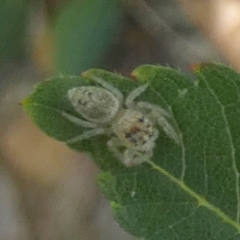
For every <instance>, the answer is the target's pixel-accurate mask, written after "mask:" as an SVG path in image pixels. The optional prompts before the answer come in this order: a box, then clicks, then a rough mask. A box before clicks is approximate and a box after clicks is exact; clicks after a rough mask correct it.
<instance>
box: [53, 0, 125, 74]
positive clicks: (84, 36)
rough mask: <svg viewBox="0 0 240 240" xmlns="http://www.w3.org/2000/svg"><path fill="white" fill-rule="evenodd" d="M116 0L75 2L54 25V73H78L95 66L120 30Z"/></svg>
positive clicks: (81, 0)
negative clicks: (55, 71)
mask: <svg viewBox="0 0 240 240" xmlns="http://www.w3.org/2000/svg"><path fill="white" fill-rule="evenodd" d="M120 19H121V11H120V8H119V4H118V0H111V1H106V0H75V1H71V2H70V3H69V4H68V5H66V6H65V7H63V8H62V9H61V10H60V11H59V12H58V14H57V16H56V19H55V22H54V37H53V39H54V44H55V57H56V58H55V61H56V70H57V71H58V72H61V73H68V74H78V73H80V72H81V71H83V70H86V69H88V68H90V67H92V66H94V65H96V64H98V63H99V60H100V59H102V58H103V56H104V53H105V52H106V51H107V50H108V49H109V47H110V46H111V45H112V43H113V40H114V38H115V36H116V34H117V32H118V31H119V29H120Z"/></svg>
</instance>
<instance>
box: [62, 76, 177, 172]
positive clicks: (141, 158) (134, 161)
mask: <svg viewBox="0 0 240 240" xmlns="http://www.w3.org/2000/svg"><path fill="white" fill-rule="evenodd" d="M92 80H93V81H95V82H96V83H98V84H99V85H101V86H98V87H97V86H81V87H76V88H73V89H70V90H69V91H68V99H69V101H70V102H71V104H72V106H73V107H74V109H75V111H76V112H77V113H78V114H80V115H81V117H82V118H83V119H80V118H77V117H73V116H71V115H69V114H66V113H64V114H63V115H64V116H65V117H66V118H67V119H68V120H70V121H72V122H74V123H75V124H77V125H79V126H81V127H84V128H89V129H90V130H86V131H85V132H83V133H82V134H81V135H79V136H76V137H74V138H72V139H70V140H68V141H67V143H74V142H77V141H81V140H84V139H89V138H91V137H94V136H96V135H102V134H106V135H108V136H110V137H111V138H110V140H109V141H108V142H107V146H108V148H109V150H110V151H111V152H113V154H114V155H115V156H116V157H117V158H118V159H119V160H120V161H121V162H122V163H123V164H124V165H125V166H127V167H130V166H133V165H138V164H141V163H143V162H145V161H147V160H148V159H149V158H151V156H152V155H153V149H154V147H155V141H156V139H157V138H158V136H159V131H158V129H157V127H158V126H159V127H161V128H162V130H163V131H164V132H165V134H166V135H167V136H168V137H170V138H171V139H172V140H173V141H174V142H175V143H176V144H179V143H180V139H179V135H178V133H177V132H176V131H175V129H174V128H173V126H172V125H171V124H170V123H169V122H168V120H167V119H168V118H169V119H171V115H170V114H169V113H168V112H167V111H166V110H164V109H162V108H161V107H160V106H158V105H155V104H152V103H148V102H135V101H134V100H135V99H136V98H137V97H138V96H139V95H140V94H141V93H143V92H144V91H145V90H146V89H147V87H148V83H147V84H144V85H141V86H139V87H137V88H136V89H134V90H133V91H132V92H130V94H129V95H128V96H127V97H126V100H125V101H124V96H123V94H122V93H121V92H120V91H119V90H118V89H117V88H115V87H114V86H112V85H111V84H109V83H107V82H105V81H104V80H103V79H101V78H98V77H92Z"/></svg>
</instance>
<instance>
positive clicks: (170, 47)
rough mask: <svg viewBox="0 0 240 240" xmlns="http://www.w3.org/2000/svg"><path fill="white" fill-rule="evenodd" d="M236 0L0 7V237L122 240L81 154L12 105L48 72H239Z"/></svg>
mask: <svg viewBox="0 0 240 240" xmlns="http://www.w3.org/2000/svg"><path fill="white" fill-rule="evenodd" d="M239 56H240V2H239V1H238V0H235V1H234V0H216V1H203V0H191V1H188V0H175V1H174V0H148V1H147V0H146V1H144V0H0V91H1V92H0V114H1V115H0V130H1V138H0V239H1V240H66V239H68V240H121V239H125V240H131V239H133V237H131V236H130V235H128V234H127V233H126V232H124V231H123V230H122V229H121V228H120V227H119V226H118V224H117V223H116V222H115V221H114V219H113V217H112V214H111V211H110V207H109V203H108V201H107V200H106V199H105V198H104V196H103V195H102V194H101V193H100V191H99V189H98V186H97V184H96V176H97V174H98V173H99V169H98V168H97V167H96V166H95V164H94V163H93V161H92V160H91V159H89V157H87V155H85V154H84V153H76V152H73V151H71V150H69V149H68V148H67V147H65V146H64V144H62V143H59V142H57V141H55V140H52V139H50V138H49V137H47V136H46V135H45V134H43V133H42V132H40V130H38V129H37V128H36V127H35V126H34V125H33V124H32V123H31V121H30V120H29V119H28V117H27V115H26V113H25V112H23V110H22V108H21V106H20V105H19V103H20V102H21V100H22V99H23V98H25V97H26V96H27V95H28V94H29V93H30V92H31V91H32V90H33V87H34V85H35V84H36V83H38V82H40V81H43V80H44V79H46V78H49V77H51V76H52V75H55V74H72V75H74V74H75V75H76V74H80V73H81V72H82V71H85V70H87V69H89V68H96V67H97V68H103V69H106V70H110V71H113V72H118V73H121V74H122V75H124V76H127V77H129V76H130V74H131V71H132V70H133V69H134V68H135V67H137V66H139V65H141V64H145V63H150V64H161V65H165V66H171V67H174V68H176V69H180V70H181V71H182V72H184V73H186V74H188V75H189V76H190V77H191V71H190V68H189V66H190V65H191V64H196V63H199V62H208V61H217V62H223V63H225V64H228V65H231V66H232V67H234V68H235V69H236V70H238V69H240V58H239Z"/></svg>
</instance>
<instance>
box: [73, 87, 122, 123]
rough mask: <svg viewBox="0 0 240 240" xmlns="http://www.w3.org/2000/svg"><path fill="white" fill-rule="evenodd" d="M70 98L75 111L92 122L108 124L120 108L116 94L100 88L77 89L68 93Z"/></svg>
mask: <svg viewBox="0 0 240 240" xmlns="http://www.w3.org/2000/svg"><path fill="white" fill-rule="evenodd" d="M68 97H69V99H70V101H71V103H72V105H73V107H74V108H75V110H76V111H77V112H78V113H79V114H80V115H81V116H82V117H83V118H85V119H87V120H89V121H91V122H97V123H105V122H108V121H109V120H110V119H112V118H113V117H114V116H115V115H116V113H117V112H118V110H119V107H120V103H119V100H118V99H117V98H116V97H115V95H114V94H112V93H111V92H110V91H108V90H106V89H103V88H99V87H93V86H83V87H76V88H73V89H71V90H69V91H68Z"/></svg>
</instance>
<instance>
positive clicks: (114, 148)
mask: <svg viewBox="0 0 240 240" xmlns="http://www.w3.org/2000/svg"><path fill="white" fill-rule="evenodd" d="M107 146H108V148H109V150H110V151H111V152H112V153H113V154H114V155H115V157H116V158H118V159H119V160H120V161H121V162H123V157H124V156H123V154H122V153H121V151H120V150H119V147H122V146H123V144H122V143H121V141H120V140H119V139H118V138H116V137H113V138H111V139H110V140H109V141H108V142H107Z"/></svg>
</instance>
